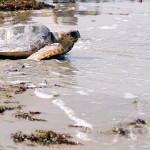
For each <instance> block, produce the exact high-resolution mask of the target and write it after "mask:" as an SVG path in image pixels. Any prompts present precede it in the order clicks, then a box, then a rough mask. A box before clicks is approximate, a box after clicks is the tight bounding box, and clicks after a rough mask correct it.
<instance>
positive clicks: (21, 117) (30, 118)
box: [15, 111, 46, 121]
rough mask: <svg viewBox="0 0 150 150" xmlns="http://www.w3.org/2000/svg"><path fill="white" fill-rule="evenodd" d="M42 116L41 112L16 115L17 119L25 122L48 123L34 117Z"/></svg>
mask: <svg viewBox="0 0 150 150" xmlns="http://www.w3.org/2000/svg"><path fill="white" fill-rule="evenodd" d="M39 114H41V113H40V112H29V113H25V112H21V111H19V112H17V113H16V114H15V118H18V119H24V120H29V121H46V120H45V119H38V118H34V117H33V116H34V115H39Z"/></svg>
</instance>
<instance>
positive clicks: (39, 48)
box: [0, 23, 80, 60]
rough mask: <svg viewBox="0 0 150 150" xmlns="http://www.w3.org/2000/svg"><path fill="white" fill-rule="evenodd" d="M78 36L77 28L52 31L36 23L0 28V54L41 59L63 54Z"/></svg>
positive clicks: (69, 48)
mask: <svg viewBox="0 0 150 150" xmlns="http://www.w3.org/2000/svg"><path fill="white" fill-rule="evenodd" d="M79 37H80V34H79V31H78V30H71V31H68V32H54V33H52V32H51V31H50V30H49V29H48V28H47V27H46V26H45V25H42V24H38V23H34V24H18V25H13V26H11V27H6V28H0V56H9V57H17V58H18V57H26V58H27V59H33V60H41V59H45V58H49V57H51V56H56V55H63V54H65V53H67V52H69V51H70V50H71V49H72V47H73V45H74V44H75V43H76V42H77V40H78V39H79Z"/></svg>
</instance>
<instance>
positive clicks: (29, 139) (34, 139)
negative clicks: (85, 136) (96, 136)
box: [11, 130, 79, 146]
mask: <svg viewBox="0 0 150 150" xmlns="http://www.w3.org/2000/svg"><path fill="white" fill-rule="evenodd" d="M37 131H39V130H37ZM37 131H36V133H31V134H24V133H22V132H21V131H20V132H17V133H14V134H12V135H11V138H12V139H13V141H14V142H15V143H24V144H26V145H32V146H34V145H43V146H49V145H54V144H55V145H56V144H57V145H58V144H67V145H78V144H79V143H78V142H73V141H70V140H69V139H70V138H71V136H70V135H68V134H60V133H57V132H54V131H51V130H50V131H44V130H42V132H37ZM40 131H41V130H40Z"/></svg>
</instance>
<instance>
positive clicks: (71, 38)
mask: <svg viewBox="0 0 150 150" xmlns="http://www.w3.org/2000/svg"><path fill="white" fill-rule="evenodd" d="M54 36H55V38H56V40H57V41H58V42H59V43H60V44H62V45H63V47H64V49H65V52H64V53H67V52H69V51H70V50H71V49H72V47H73V46H74V44H75V43H76V42H77V41H78V39H79V38H80V33H79V31H78V30H71V31H68V32H57V33H55V34H54Z"/></svg>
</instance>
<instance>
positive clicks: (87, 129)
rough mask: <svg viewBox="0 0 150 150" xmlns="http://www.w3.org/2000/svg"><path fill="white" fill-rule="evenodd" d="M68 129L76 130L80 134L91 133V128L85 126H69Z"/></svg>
mask: <svg viewBox="0 0 150 150" xmlns="http://www.w3.org/2000/svg"><path fill="white" fill-rule="evenodd" d="M68 127H70V128H78V129H80V130H81V131H82V132H91V128H89V127H85V126H82V125H69V126H68Z"/></svg>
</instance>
